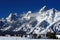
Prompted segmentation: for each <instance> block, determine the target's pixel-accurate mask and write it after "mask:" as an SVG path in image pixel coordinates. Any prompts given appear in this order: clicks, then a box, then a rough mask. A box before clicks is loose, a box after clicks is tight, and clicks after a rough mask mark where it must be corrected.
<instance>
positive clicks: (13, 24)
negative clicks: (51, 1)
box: [0, 6, 60, 34]
mask: <svg viewBox="0 0 60 40" xmlns="http://www.w3.org/2000/svg"><path fill="white" fill-rule="evenodd" d="M45 7H46V6H44V7H43V8H41V9H40V10H39V11H38V12H35V13H32V12H31V11H28V12H27V13H26V14H20V15H18V14H16V13H15V14H13V13H10V15H9V16H8V17H7V18H2V19H0V34H46V33H47V32H56V34H60V11H57V10H56V9H54V8H52V9H49V10H46V9H45Z"/></svg>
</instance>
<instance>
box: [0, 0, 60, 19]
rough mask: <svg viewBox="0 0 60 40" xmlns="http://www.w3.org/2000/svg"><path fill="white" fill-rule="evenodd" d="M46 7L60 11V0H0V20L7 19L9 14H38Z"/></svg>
mask: <svg viewBox="0 0 60 40" xmlns="http://www.w3.org/2000/svg"><path fill="white" fill-rule="evenodd" d="M44 5H46V6H47V9H50V8H55V9H57V10H60V0H0V18H2V17H7V16H8V15H9V13H18V14H19V13H23V12H27V11H29V10H31V11H32V12H37V11H39V9H40V8H42V7H43V6H44Z"/></svg>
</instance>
